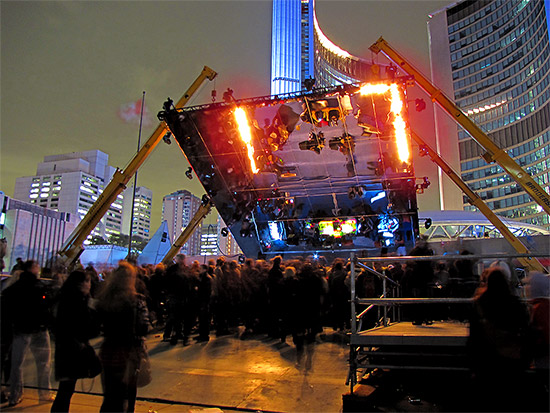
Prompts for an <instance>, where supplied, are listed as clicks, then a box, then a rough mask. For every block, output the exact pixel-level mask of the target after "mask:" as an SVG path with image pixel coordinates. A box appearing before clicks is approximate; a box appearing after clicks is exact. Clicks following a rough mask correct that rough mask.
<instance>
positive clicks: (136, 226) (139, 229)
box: [122, 186, 153, 240]
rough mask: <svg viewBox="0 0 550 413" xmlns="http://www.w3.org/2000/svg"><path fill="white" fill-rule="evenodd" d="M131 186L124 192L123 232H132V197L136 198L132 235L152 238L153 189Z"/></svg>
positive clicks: (146, 238)
mask: <svg viewBox="0 0 550 413" xmlns="http://www.w3.org/2000/svg"><path fill="white" fill-rule="evenodd" d="M133 195H134V187H133V186H130V187H128V189H126V190H125V191H124V193H123V197H124V199H123V202H124V203H123V208H122V210H123V215H122V233H123V234H129V233H130V220H131V219H132V197H133V198H134V202H133V208H134V220H133V223H132V236H136V235H137V236H138V237H141V238H143V239H145V240H148V239H150V238H151V210H152V207H153V191H151V190H150V189H149V188H146V187H144V186H138V187H136V193H135V197H134V196H133Z"/></svg>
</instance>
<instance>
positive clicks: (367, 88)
mask: <svg viewBox="0 0 550 413" xmlns="http://www.w3.org/2000/svg"><path fill="white" fill-rule="evenodd" d="M388 92H390V100H391V112H392V113H393V128H394V130H395V144H396V145H397V154H398V155H399V160H400V161H401V162H408V161H409V157H410V153H409V142H408V137H407V127H406V123H405V120H404V119H403V114H402V111H403V100H402V99H401V94H400V93H399V88H398V87H397V84H395V83H392V84H391V85H386V84H383V83H376V84H373V83H367V84H365V85H363V86H362V87H361V88H360V89H359V93H360V94H361V95H383V94H386V93H388Z"/></svg>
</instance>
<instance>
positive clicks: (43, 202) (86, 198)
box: [13, 150, 123, 238]
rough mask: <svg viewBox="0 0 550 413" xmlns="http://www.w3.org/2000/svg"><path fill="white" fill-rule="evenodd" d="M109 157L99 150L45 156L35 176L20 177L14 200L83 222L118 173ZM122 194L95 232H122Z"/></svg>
mask: <svg viewBox="0 0 550 413" xmlns="http://www.w3.org/2000/svg"><path fill="white" fill-rule="evenodd" d="M108 161H109V155H107V154H106V153H104V152H101V151H99V150H91V151H85V152H72V153H67V154H61V155H50V156H45V157H44V161H43V162H41V163H39V164H38V167H37V170H36V174H35V175H33V176H25V177H21V178H17V179H16V181H15V189H14V195H13V197H14V198H15V199H18V200H21V201H25V202H28V203H30V204H32V205H36V206H39V207H44V208H48V209H51V210H54V211H59V212H66V213H69V214H72V215H75V216H76V217H78V218H79V219H82V218H83V217H84V216H85V215H86V213H87V212H88V210H89V209H90V207H91V206H92V205H93V203H94V202H95V201H96V200H97V198H98V196H99V194H101V192H102V191H103V189H104V188H105V186H106V185H107V184H108V183H109V180H110V179H111V177H112V176H113V174H114V172H115V170H116V169H115V168H114V167H112V166H109V165H108ZM122 215H123V195H122V194H120V195H118V197H117V199H116V200H115V201H114V202H113V203H112V205H111V207H110V208H109V210H108V211H107V213H106V214H105V216H104V217H103V219H102V220H101V222H100V223H99V224H98V225H97V226H96V228H95V229H94V230H93V232H92V235H97V236H101V237H103V238H108V237H109V236H110V235H112V234H120V233H121V232H122Z"/></svg>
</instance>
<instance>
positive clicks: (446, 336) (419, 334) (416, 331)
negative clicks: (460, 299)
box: [350, 321, 470, 347]
mask: <svg viewBox="0 0 550 413" xmlns="http://www.w3.org/2000/svg"><path fill="white" fill-rule="evenodd" d="M469 334H470V328H469V324H467V323H461V322H457V321H434V323H433V324H432V325H418V326H417V325H413V324H412V323H411V322H410V321H408V322H396V323H392V324H390V325H388V326H387V327H376V328H373V329H370V330H365V331H361V332H360V333H357V334H352V335H351V336H350V344H351V345H354V346H370V347H379V346H450V347H463V346H466V341H467V339H468V335H469Z"/></svg>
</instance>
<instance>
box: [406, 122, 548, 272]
mask: <svg viewBox="0 0 550 413" xmlns="http://www.w3.org/2000/svg"><path fill="white" fill-rule="evenodd" d="M411 137H412V138H413V140H414V141H415V142H416V143H417V144H418V145H419V146H420V151H421V152H424V153H425V154H426V155H428V156H429V157H430V159H431V160H432V161H433V162H434V163H435V164H436V165H437V166H439V168H440V169H441V170H442V171H443V172H445V173H446V174H447V176H448V177H449V178H450V179H451V180H452V181H453V182H454V183H455V184H456V185H457V186H458V187H459V188H460V189H461V190H462V192H464V194H466V196H467V197H468V201H469V202H470V204H472V205H474V206H475V207H476V208H477V209H479V210H480V211H481V212H482V213H483V215H485V217H486V218H487V219H488V220H489V221H490V222H491V224H493V225H494V226H495V228H497V229H498V230H499V232H500V233H501V234H502V236H503V237H504V238H505V239H506V240H507V241H508V242H509V243H510V245H512V247H514V249H515V250H516V251H517V252H518V253H519V254H529V250H528V249H527V247H526V246H525V245H523V243H522V242H521V241H520V240H519V239H517V237H516V236H515V235H514V234H513V233H512V231H510V229H508V227H507V226H506V225H505V224H504V223H503V222H502V221H501V220H500V218H499V217H498V216H497V215H496V214H495V213H494V212H493V211H491V209H490V208H489V207H488V206H487V205H486V204H485V202H483V200H482V199H481V198H480V197H479V195H478V194H476V193H475V192H474V191H472V190H471V189H470V188H469V187H468V185H467V184H466V182H464V181H463V180H462V178H461V177H460V176H459V175H458V174H457V173H456V172H455V171H454V170H453V169H452V168H451V167H450V166H449V164H447V162H445V161H444V160H443V158H441V157H440V156H439V155H438V154H437V152H436V151H435V150H433V149H432V148H431V147H430V146H429V145H428V144H427V143H426V142H424V140H423V139H422V138H421V137H420V136H418V135H417V134H416V133H414V132H413V131H411ZM518 260H519V262H520V263H521V264H522V265H523V266H524V267H527V268H529V269H530V270H532V271H541V272H543V273H544V272H546V268H544V266H543V265H542V264H541V263H540V262H539V261H538V260H537V259H536V258H532V257H531V258H518Z"/></svg>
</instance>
